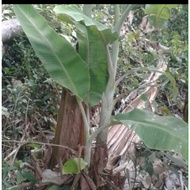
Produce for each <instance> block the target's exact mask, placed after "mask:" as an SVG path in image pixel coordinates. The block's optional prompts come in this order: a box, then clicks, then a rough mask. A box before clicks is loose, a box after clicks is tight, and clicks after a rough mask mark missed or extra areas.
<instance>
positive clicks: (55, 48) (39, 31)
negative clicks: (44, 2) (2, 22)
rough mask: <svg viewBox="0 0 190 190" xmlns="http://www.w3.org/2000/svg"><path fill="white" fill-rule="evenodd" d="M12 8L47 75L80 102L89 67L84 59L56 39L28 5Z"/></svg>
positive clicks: (85, 86)
mask: <svg viewBox="0 0 190 190" xmlns="http://www.w3.org/2000/svg"><path fill="white" fill-rule="evenodd" d="M13 9H14V12H15V14H16V17H17V19H18V20H19V22H20V24H21V26H22V28H23V30H24V32H25V34H26V35H27V37H28V39H29V41H30V43H31V44H32V46H33V48H34V50H35V52H36V55H37V56H38V57H39V58H40V60H41V62H42V63H43V64H44V66H45V68H46V70H47V71H48V73H49V75H50V76H51V77H52V79H53V80H54V81H55V82H57V83H58V84H60V85H62V86H64V87H66V88H68V89H69V90H70V91H71V92H72V93H73V94H74V95H76V96H77V97H78V98H79V100H81V101H82V100H83V99H84V98H85V97H86V96H87V94H88V93H89V89H90V75H89V72H88V70H89V68H88V67H87V65H86V63H85V62H84V60H83V59H82V58H81V57H80V55H79V54H78V53H77V52H76V50H75V49H74V48H73V46H72V45H71V44H70V43H69V42H68V41H67V40H66V39H65V38H64V37H61V36H59V35H58V34H57V33H56V32H55V31H54V30H53V29H52V28H51V27H50V26H49V25H48V23H47V21H46V20H45V18H43V17H42V16H41V15H39V14H38V13H37V12H36V11H35V9H34V8H33V6H32V5H28V4H19V5H13Z"/></svg>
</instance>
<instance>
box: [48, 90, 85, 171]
mask: <svg viewBox="0 0 190 190" xmlns="http://www.w3.org/2000/svg"><path fill="white" fill-rule="evenodd" d="M54 144H57V145H62V146H66V147H68V148H69V149H67V148H63V147H53V151H52V157H51V161H50V167H51V168H53V167H54V166H55V165H56V164H60V161H61V163H63V162H65V161H66V160H67V159H69V158H70V157H71V156H72V154H73V153H72V151H71V149H74V150H75V151H77V149H78V146H79V145H81V146H83V145H84V144H85V137H84V128H83V119H82V115H81V112H80V108H79V106H78V103H77V100H76V98H75V96H73V95H72V94H71V93H70V92H69V91H68V90H66V89H64V88H63V90H62V97H61V103H60V108H59V112H58V118H57V128H56V133H55V138H54Z"/></svg>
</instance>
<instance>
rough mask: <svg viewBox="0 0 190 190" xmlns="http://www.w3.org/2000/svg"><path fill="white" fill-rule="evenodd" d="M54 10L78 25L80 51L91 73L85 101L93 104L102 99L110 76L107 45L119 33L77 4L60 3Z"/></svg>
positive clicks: (62, 18)
mask: <svg viewBox="0 0 190 190" xmlns="http://www.w3.org/2000/svg"><path fill="white" fill-rule="evenodd" d="M54 11H55V13H56V14H57V15H58V18H59V19H60V20H61V21H64V22H67V23H70V24H73V25H75V26H76V29H77V38H78V44H79V50H78V53H79V54H80V56H81V57H82V59H83V60H84V61H85V62H86V63H87V65H88V67H89V74H90V91H89V94H88V96H87V97H86V99H85V102H86V103H87V104H88V105H89V106H93V105H95V104H97V103H98V102H99V101H100V99H101V95H102V92H103V91H104V90H105V88H106V85H107V82H108V78H109V74H108V71H107V70H108V63H107V45H108V44H109V43H112V42H113V41H115V40H116V39H117V37H118V35H117V33H116V32H112V31H111V29H110V28H108V27H107V26H105V25H103V24H101V23H99V22H96V21H94V20H92V19H91V18H89V17H87V16H86V15H85V14H83V13H82V11H81V10H80V9H79V8H78V7H77V6H75V5H68V6H62V5H59V6H56V7H55V8H54Z"/></svg>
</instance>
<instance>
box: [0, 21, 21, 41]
mask: <svg viewBox="0 0 190 190" xmlns="http://www.w3.org/2000/svg"><path fill="white" fill-rule="evenodd" d="M22 32H23V30H22V27H21V26H20V23H19V21H18V20H17V19H10V20H6V21H3V22H2V41H3V43H4V42H6V41H8V40H10V39H12V38H14V37H15V36H16V35H18V34H20V33H22Z"/></svg>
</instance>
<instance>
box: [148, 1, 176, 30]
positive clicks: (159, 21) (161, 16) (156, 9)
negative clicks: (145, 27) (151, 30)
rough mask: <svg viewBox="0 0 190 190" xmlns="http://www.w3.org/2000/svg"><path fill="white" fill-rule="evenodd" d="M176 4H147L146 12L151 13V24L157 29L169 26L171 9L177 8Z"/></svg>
mask: <svg viewBox="0 0 190 190" xmlns="http://www.w3.org/2000/svg"><path fill="white" fill-rule="evenodd" d="M176 7H177V5H176V4H146V6H145V14H149V15H150V16H149V17H148V20H149V21H150V24H151V25H152V26H154V27H155V28H157V29H163V28H165V27H166V26H167V20H168V19H169V18H170V9H171V8H176Z"/></svg>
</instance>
